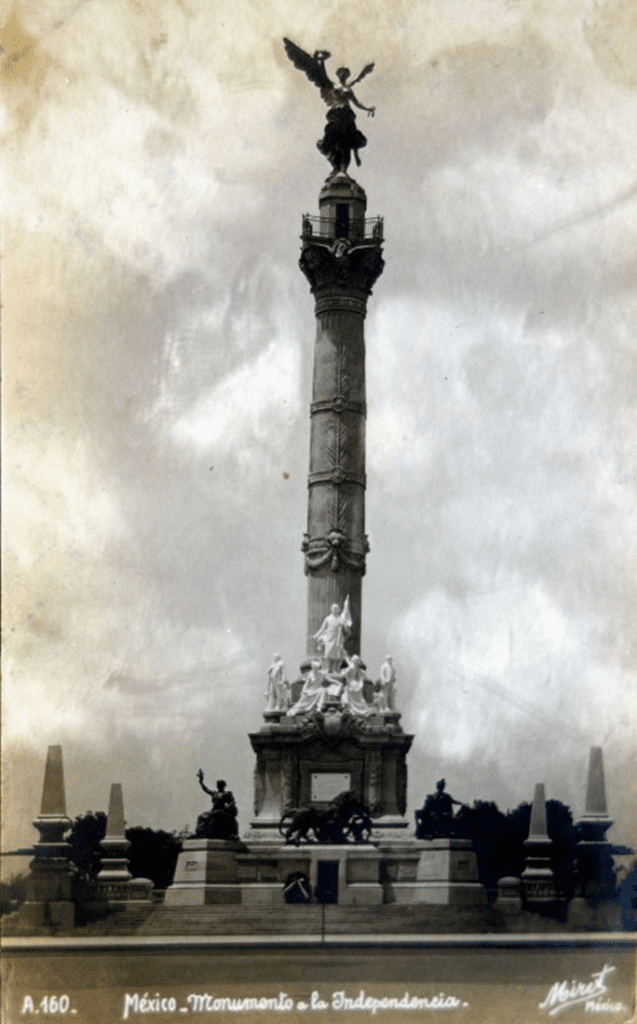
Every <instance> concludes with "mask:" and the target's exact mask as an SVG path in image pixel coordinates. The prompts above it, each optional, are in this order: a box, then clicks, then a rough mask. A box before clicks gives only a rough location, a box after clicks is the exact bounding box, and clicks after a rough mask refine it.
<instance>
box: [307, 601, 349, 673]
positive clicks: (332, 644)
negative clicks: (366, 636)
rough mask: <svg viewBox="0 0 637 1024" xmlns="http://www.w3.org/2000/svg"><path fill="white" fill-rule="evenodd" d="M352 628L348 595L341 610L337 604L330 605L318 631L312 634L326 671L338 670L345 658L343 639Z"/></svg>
mask: <svg viewBox="0 0 637 1024" xmlns="http://www.w3.org/2000/svg"><path fill="white" fill-rule="evenodd" d="M351 628H352V616H351V615H350V610H349V597H346V598H345V604H344V605H343V611H342V612H341V611H340V610H339V607H338V605H337V604H333V605H332V610H331V611H330V614H329V615H326V617H325V619H324V620H323V625H322V626H321V628H320V629H319V631H318V633H315V634H314V639H315V640H316V646H317V647H318V649H319V651H320V652H321V655H322V658H323V667H324V668H325V669H326V670H327V671H328V672H338V671H339V669H340V667H341V663H342V662H343V660H344V659H345V658H346V654H345V640H346V639H347V636H348V634H349V631H350V629H351Z"/></svg>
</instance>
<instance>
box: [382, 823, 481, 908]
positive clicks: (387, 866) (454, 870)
mask: <svg viewBox="0 0 637 1024" xmlns="http://www.w3.org/2000/svg"><path fill="white" fill-rule="evenodd" d="M380 852H381V855H382V860H383V888H384V902H385V903H402V904H417V903H431V904H437V905H438V906H465V907H469V906H470V907H481V906H484V904H485V902H486V893H485V890H484V887H483V886H482V884H481V883H480V881H479V876H478V862H477V859H476V855H475V853H474V851H473V846H472V844H471V842H470V840H468V839H412V840H408V839H406V840H403V842H401V843H392V844H391V845H389V844H388V845H387V846H384V845H381V846H380Z"/></svg>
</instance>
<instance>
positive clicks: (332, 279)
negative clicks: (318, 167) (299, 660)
mask: <svg viewBox="0 0 637 1024" xmlns="http://www.w3.org/2000/svg"><path fill="white" fill-rule="evenodd" d="M366 205H367V199H366V195H365V192H364V190H363V189H362V188H361V187H360V185H358V184H357V182H355V181H354V180H353V178H351V177H350V176H349V175H348V174H347V173H346V172H344V171H341V172H339V173H336V174H333V175H331V176H330V178H328V180H327V182H326V183H325V185H324V186H323V188H322V189H321V192H320V195H319V211H320V216H319V217H310V216H309V215H306V216H305V217H304V218H303V231H302V236H301V237H302V242H303V247H302V251H301V258H300V261H299V262H300V267H301V270H302V271H303V273H304V274H305V276H306V277H307V279H308V281H309V283H310V288H311V291H312V293H313V295H314V299H315V315H316V340H315V344H314V376H313V385H312V400H311V405H310V416H311V431H310V471H309V476H308V492H309V493H308V517H307V532H306V534H305V536H304V540H303V551H304V553H305V572H306V574H307V576H308V646H307V653H308V655H309V656H311V655H314V654H315V651H316V647H315V644H314V641H313V637H314V634H315V633H316V632H317V630H319V629H320V626H321V623H322V622H323V620H324V618H325V616H326V615H327V614H328V613H329V611H330V608H331V606H332V605H333V604H338V605H339V608H341V609H342V607H343V603H344V601H345V599H346V598H347V597H349V601H350V613H351V618H352V626H351V631H350V635H349V639H348V643H347V647H348V651H349V653H350V654H359V653H360V636H361V596H362V595H361V592H362V578H363V576H364V574H365V556H366V555H367V552H368V551H369V545H368V541H367V536H366V534H365V484H366V480H365V416H366V401H365V335H364V321H365V314H366V310H367V299H368V296H369V295H370V293H371V290H372V286H373V284H374V282H375V281H376V280H377V278H378V277H379V276H380V274H381V273H382V270H383V259H382V250H381V247H382V233H383V225H382V220H381V219H380V218H374V219H371V220H368V219H366V218H365V211H366Z"/></svg>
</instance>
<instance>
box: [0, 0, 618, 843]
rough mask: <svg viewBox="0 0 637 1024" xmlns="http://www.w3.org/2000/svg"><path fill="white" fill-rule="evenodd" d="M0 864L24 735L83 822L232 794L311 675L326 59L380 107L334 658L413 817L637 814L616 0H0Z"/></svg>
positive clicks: (166, 819) (244, 784)
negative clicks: (339, 632)
mask: <svg viewBox="0 0 637 1024" xmlns="http://www.w3.org/2000/svg"><path fill="white" fill-rule="evenodd" d="M3 7H4V18H3V21H5V22H6V24H5V29H4V31H3V34H2V35H3V38H2V43H3V46H4V50H5V53H4V59H3V78H4V85H5V97H6V107H5V113H4V119H3V131H4V136H5V147H6V153H7V157H8V159H7V161H6V165H7V168H8V186H9V197H10V198H9V200H8V202H7V204H6V208H5V218H4V219H5V228H4V235H5V237H4V251H5V260H4V279H3V292H4V317H3V328H4V370H5V383H4V480H3V486H4V514H3V525H4V574H5V581H4V586H5V610H4V762H5V804H6V814H7V818H6V821H7V824H6V831H5V836H4V840H3V846H4V848H5V849H6V848H10V847H12V846H15V845H18V844H20V845H22V844H26V843H30V842H31V841H32V840H33V839H34V838H35V833H34V831H33V829H32V827H31V825H30V822H31V820H32V818H33V816H34V815H35V813H37V810H38V809H39V799H40V793H41V785H42V775H43V766H44V759H45V755H46V748H47V746H48V745H49V744H51V743H61V744H62V746H63V748H64V757H65V769H66V783H67V805H68V812H69V814H70V815H71V816H74V815H76V814H78V813H81V812H84V811H85V810H87V809H94V810H96V809H105V808H106V805H107V801H108V792H109V788H110V784H111V782H114V781H117V782H121V783H122V784H123V787H124V799H125V810H126V817H127V819H128V822H129V824H143V825H152V826H154V827H164V828H167V829H170V830H172V829H179V828H181V827H182V826H183V825H184V824H186V823H188V824H190V825H192V824H194V821H195V818H196V816H197V814H198V813H199V812H200V811H201V810H203V809H204V808H205V806H206V802H205V799H206V798H204V797H203V794H201V793H200V791H199V790H198V787H197V781H196V775H195V773H196V771H197V769H198V768H199V767H200V766H201V767H203V769H204V771H205V772H206V774H207V777H208V778H209V779H215V778H217V777H218V776H220V775H222V776H224V777H225V778H227V779H228V782H229V785H230V786H231V788H232V789H233V790H234V791H235V794H236V795H237V797H238V801H239V804H240V811H241V824H242V827H245V826H247V823H248V818H249V815H250V813H251V804H252V793H251V787H252V770H253V755H252V752H251V748H250V746H249V742H248V740H247V735H246V734H247V732H249V731H255V730H256V729H258V728H259V726H260V724H261V711H262V708H263V691H264V689H265V679H266V673H267V668H268V665H269V663H270V661H271V657H272V654H273V652H274V651H280V652H281V653H282V655H283V657H284V660H285V662H286V665H287V667H288V671H289V673H290V674H293V673H294V672H295V670H296V668H297V666H298V664H299V662H300V660H301V658H302V657H303V656H304V654H305V647H304V635H305V600H306V580H305V577H304V575H303V570H302V556H301V553H300V551H299V546H300V541H301V538H302V534H303V531H304V529H305V512H306V474H307V460H308V440H309V418H308V404H309V397H310V381H311V368H312V348H313V336H314V316H313V301H312V298H311V295H310V294H309V290H308V285H307V282H306V281H305V279H304V278H303V276H302V275H301V273H300V272H299V270H298V267H297V259H298V252H299V240H298V236H299V229H300V217H301V214H302V213H304V212H306V211H309V212H311V213H314V212H317V197H318V191H319V189H320V187H321V185H322V182H323V180H324V178H325V176H326V174H327V172H328V170H329V167H328V165H327V163H326V162H325V160H324V158H323V157H321V155H320V154H319V153H318V152H317V150H316V146H315V142H316V139H317V138H319V136H320V134H321V132H322V124H323V111H324V108H323V107H322V104H321V101H320V97H319V94H318V92H317V91H316V89H315V88H314V87H313V86H312V85H311V84H310V83H309V82H308V81H307V80H306V79H305V77H304V76H303V75H302V73H300V72H299V71H297V70H296V69H295V68H294V67H293V66H292V64H290V63H289V62H288V60H287V59H286V56H285V53H284V51H283V47H282V43H281V37H282V36H284V35H286V36H289V37H291V38H292V39H293V40H294V41H295V42H297V43H298V44H299V45H300V46H302V47H304V48H305V49H306V50H309V51H313V50H315V49H318V48H327V49H329V50H331V51H332V53H333V55H334V56H333V60H332V62H330V63H329V64H328V68H332V70H335V68H336V67H338V66H339V65H340V64H342V63H346V64H347V65H348V66H349V67H351V68H352V70H354V71H355V72H357V71H358V70H359V68H360V67H362V66H363V65H364V64H365V63H367V62H368V61H371V60H373V61H375V62H376V67H375V71H374V74H373V75H371V76H369V77H368V78H366V79H365V81H364V82H362V83H361V84H360V85H359V86H358V88H357V91H358V95H359V98H360V99H361V100H362V102H364V103H365V104H367V105H374V106H376V108H377V113H376V117H375V118H374V119H373V120H372V119H367V118H366V117H365V115H364V114H362V113H361V114H360V115H359V126H360V127H361V128H362V129H363V130H364V131H365V133H366V134H367V137H368V140H369V145H368V147H367V149H366V150H364V151H363V154H362V157H363V166H362V168H361V169H360V171H357V172H356V175H357V178H358V180H359V182H360V183H361V184H362V185H364V187H365V189H366V191H367V194H368V201H369V205H368V212H369V215H376V214H382V215H384V216H385V231H386V244H385V259H386V269H385V273H384V275H383V277H382V278H381V279H380V280H379V282H378V283H377V285H376V287H375V294H374V296H373V297H372V298H371V300H370V303H369V312H368V318H367V322H366V337H367V360H368V362H367V368H368V406H369V412H368V420H367V439H368V448H367V469H368V490H367V525H368V532H369V536H370V542H371V548H372V550H371V554H370V556H369V558H368V572H367V576H366V578H365V583H364V599H363V630H362V632H363V642H362V654H363V656H364V658H365V660H366V662H367V663H368V665H369V667H370V670H371V672H372V674H373V673H375V671H376V670H377V667H378V665H379V664H380V661H381V660H382V658H383V656H384V655H385V654H386V653H387V652H388V651H389V652H391V653H392V654H393V656H394V660H395V663H396V666H397V671H398V685H399V707H400V710H402V712H403V725H404V726H405V728H406V729H407V730H409V731H412V732H414V734H415V739H414V744H413V748H412V753H411V755H410V761H409V766H410V779H409V786H410V789H409V803H410V811H409V813H410V815H411V814H412V811H413V808H414V807H415V806H420V805H421V803H422V800H423V798H424V795H425V794H426V793H427V792H430V791H431V789H432V788H433V786H434V783H435V781H436V779H438V778H439V777H440V776H441V775H442V774H444V775H445V777H446V778H447V780H448V784H449V785H448V788H449V789H450V790H451V792H452V793H453V794H454V796H456V797H457V798H459V799H462V800H465V801H469V802H470V801H473V800H474V799H493V800H496V801H497V802H498V804H499V805H500V806H501V807H502V808H503V809H506V808H508V807H514V806H516V805H517V804H518V803H519V802H521V801H522V800H524V799H530V798H531V796H532V793H533V787H534V784H535V783H536V782H544V783H545V784H546V789H547V795H548V796H549V797H555V798H558V799H561V800H563V801H565V802H566V803H568V804H569V805H570V806H571V808H572V809H573V811H574V813H575V814H579V813H581V811H582V809H583V794H584V785H585V773H586V765H587V759H588V750H589V747H590V746H591V745H602V746H603V749H604V757H605V765H606V773H607V782H608V789H609V799H610V810H611V814H612V815H613V816H614V817H615V818H616V820H617V825H616V826H615V829H614V831H613V833H611V835H614V837H615V838H616V839H618V840H624V841H626V840H628V839H629V838H630V835H631V831H632V829H633V822H634V814H633V809H634V799H635V791H634V788H632V790H631V787H634V783H633V782H632V781H631V771H630V767H631V761H632V759H633V758H634V753H635V735H636V732H635V730H636V721H635V718H636V714H635V708H636V698H635V667H636V665H637V634H636V632H635V626H634V620H635V610H636V605H637V602H636V586H637V547H636V543H635V529H634V527H635V512H636V509H635V482H636V481H635V446H634V440H635V437H636V436H637V422H636V409H637V394H636V392H637V372H636V369H637V342H636V340H635V336H634V325H635V322H636V321H637V296H636V291H635V283H634V282H635V276H634V274H635V271H634V268H635V259H636V256H637V168H636V164H635V153H636V152H637V58H636V56H635V54H637V11H636V8H635V6H634V4H633V3H631V0H557V2H556V0H420V2H415V3H414V2H413V0H409V2H406V0H394V2H392V3H388V2H387V0H365V3H361V2H350V3H349V4H343V3H338V4H337V3H335V2H333V0H324V2H322V3H320V4H318V3H316V2H312V3H308V2H306V0H266V2H264V0H233V3H232V4H220V3H218V4H210V3H209V2H207V0H78V2H74V0H65V2H63V0H39V2H38V3H37V4H36V3H31V2H26V0H23V2H19V3H15V4H13V5H10V4H7V3H5V4H4V5H3Z"/></svg>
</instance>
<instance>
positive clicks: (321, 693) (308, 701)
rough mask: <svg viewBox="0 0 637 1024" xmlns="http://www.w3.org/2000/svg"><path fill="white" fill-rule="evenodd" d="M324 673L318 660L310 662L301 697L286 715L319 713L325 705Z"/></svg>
mask: <svg viewBox="0 0 637 1024" xmlns="http://www.w3.org/2000/svg"><path fill="white" fill-rule="evenodd" d="M325 678H326V676H325V672H324V671H323V669H322V668H321V663H320V661H318V660H315V661H313V662H312V667H311V669H310V671H309V672H308V674H307V676H306V678H305V682H304V683H303V689H302V690H301V696H300V697H299V699H298V700H297V702H296V704H295V705H294V706H293V707H291V708H290V710H289V711H288V715H309V714H310V713H311V712H313V711H320V710H321V709H322V707H323V704H324V703H325V699H326V694H327V690H326V688H325V686H324V682H325Z"/></svg>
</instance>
